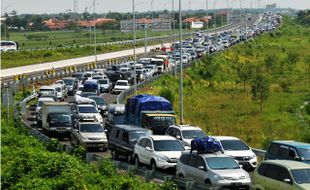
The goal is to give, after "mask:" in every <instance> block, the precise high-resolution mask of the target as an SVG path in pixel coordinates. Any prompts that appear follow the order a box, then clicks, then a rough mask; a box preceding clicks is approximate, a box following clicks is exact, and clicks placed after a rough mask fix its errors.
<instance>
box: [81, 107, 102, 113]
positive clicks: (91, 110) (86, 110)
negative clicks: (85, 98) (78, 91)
mask: <svg viewBox="0 0 310 190" xmlns="http://www.w3.org/2000/svg"><path fill="white" fill-rule="evenodd" d="M79 113H98V111H97V109H96V108H95V107H94V106H80V107H79Z"/></svg>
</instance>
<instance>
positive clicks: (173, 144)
mask: <svg viewBox="0 0 310 190" xmlns="http://www.w3.org/2000/svg"><path fill="white" fill-rule="evenodd" d="M154 150H155V151H184V148H183V146H182V144H181V143H180V142H179V141H177V140H162V141H154Z"/></svg>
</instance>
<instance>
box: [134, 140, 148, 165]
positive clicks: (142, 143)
mask: <svg viewBox="0 0 310 190" xmlns="http://www.w3.org/2000/svg"><path fill="white" fill-rule="evenodd" d="M146 140H147V138H142V139H141V140H140V141H139V142H138V143H137V145H136V146H135V150H134V151H135V153H136V154H137V155H138V157H139V161H140V162H142V163H145V156H144V153H143V152H144V151H145V144H146Z"/></svg>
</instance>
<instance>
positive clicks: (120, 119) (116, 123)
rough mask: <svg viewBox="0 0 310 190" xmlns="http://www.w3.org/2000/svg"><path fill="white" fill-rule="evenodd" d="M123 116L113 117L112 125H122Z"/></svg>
mask: <svg viewBox="0 0 310 190" xmlns="http://www.w3.org/2000/svg"><path fill="white" fill-rule="evenodd" d="M124 120H125V115H114V124H115V125H121V124H124Z"/></svg>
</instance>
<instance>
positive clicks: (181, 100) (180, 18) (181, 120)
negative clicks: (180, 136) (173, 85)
mask: <svg viewBox="0 0 310 190" xmlns="http://www.w3.org/2000/svg"><path fill="white" fill-rule="evenodd" d="M181 1H182V0H179V34H180V124H181V125H182V124H183V76H182V74H183V53H182V47H183V44H182V15H181V12H182V5H181Z"/></svg>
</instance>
